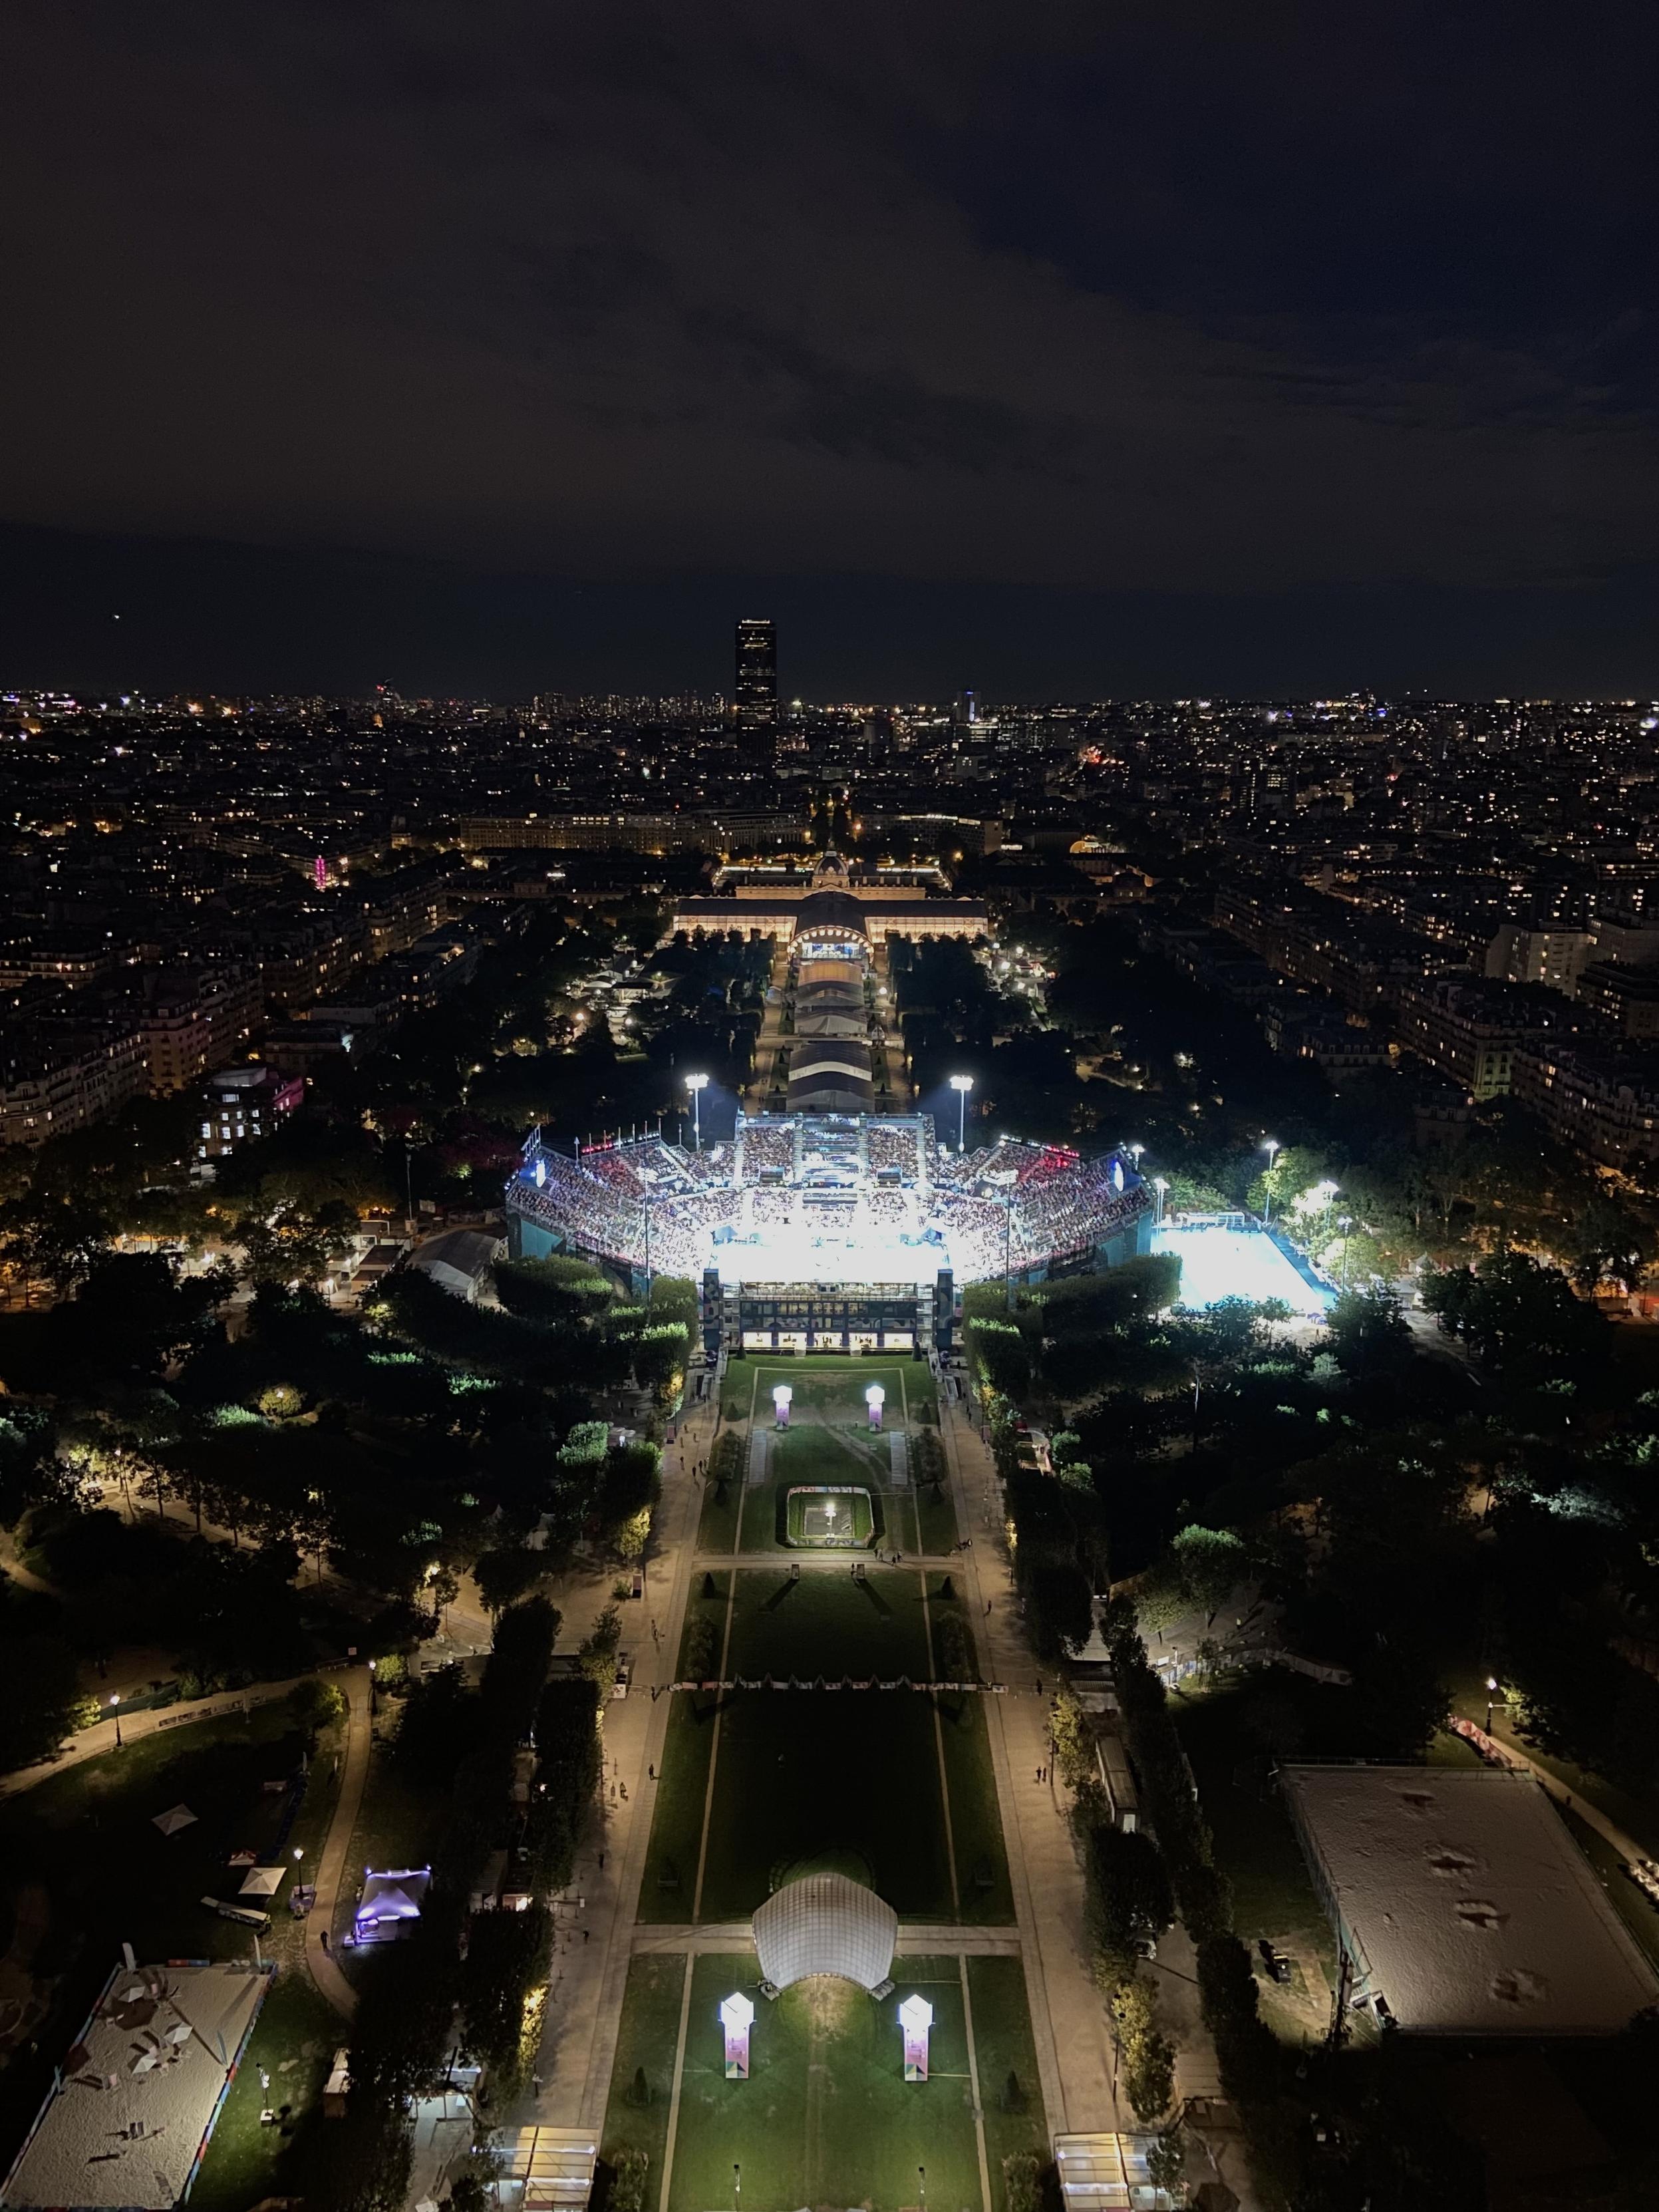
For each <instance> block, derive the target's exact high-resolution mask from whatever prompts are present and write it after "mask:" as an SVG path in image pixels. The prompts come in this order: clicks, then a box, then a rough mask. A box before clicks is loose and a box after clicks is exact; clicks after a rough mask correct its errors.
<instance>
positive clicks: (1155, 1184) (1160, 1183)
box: [1152, 1176, 1170, 1229]
mask: <svg viewBox="0 0 1659 2212" xmlns="http://www.w3.org/2000/svg"><path fill="white" fill-rule="evenodd" d="M1152 1188H1153V1189H1154V1190H1155V1191H1156V1192H1157V1193H1158V1212H1156V1213H1155V1214H1154V1215H1153V1216H1152V1226H1153V1228H1154V1229H1162V1227H1163V1226H1164V1192H1165V1191H1166V1190H1168V1188H1170V1186H1169V1184H1168V1183H1167V1182H1165V1181H1164V1177H1163V1176H1153V1177H1152Z"/></svg>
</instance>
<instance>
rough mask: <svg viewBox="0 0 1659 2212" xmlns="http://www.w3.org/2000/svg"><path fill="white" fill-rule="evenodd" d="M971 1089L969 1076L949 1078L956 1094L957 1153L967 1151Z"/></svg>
mask: <svg viewBox="0 0 1659 2212" xmlns="http://www.w3.org/2000/svg"><path fill="white" fill-rule="evenodd" d="M973 1087H974V1079H973V1077H972V1076H971V1075H953V1076H952V1077H951V1090H952V1091H955V1092H956V1094H957V1151H958V1152H966V1151H967V1149H968V1093H969V1091H971V1090H972V1089H973Z"/></svg>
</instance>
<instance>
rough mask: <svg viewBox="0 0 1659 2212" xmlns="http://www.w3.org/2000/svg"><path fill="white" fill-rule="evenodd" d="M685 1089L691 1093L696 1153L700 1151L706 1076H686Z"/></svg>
mask: <svg viewBox="0 0 1659 2212" xmlns="http://www.w3.org/2000/svg"><path fill="white" fill-rule="evenodd" d="M685 1087H686V1089H687V1090H688V1091H690V1093H691V1132H692V1142H693V1144H694V1146H696V1150H697V1151H698V1152H701V1151H702V1094H703V1092H704V1091H707V1090H708V1077H707V1076H706V1075H688V1076H687V1077H686V1079H685Z"/></svg>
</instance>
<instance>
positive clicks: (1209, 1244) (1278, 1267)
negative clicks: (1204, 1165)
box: [1152, 1222, 1336, 1321]
mask: <svg viewBox="0 0 1659 2212" xmlns="http://www.w3.org/2000/svg"><path fill="white" fill-rule="evenodd" d="M1152 1249H1153V1251H1155V1252H1170V1253H1173V1254H1174V1255H1175V1256H1176V1258H1177V1259H1178V1260H1179V1261H1180V1262H1181V1294H1180V1303H1181V1304H1182V1305H1183V1306H1193V1307H1196V1308H1197V1309H1198V1310H1200V1312H1201V1311H1202V1310H1204V1309H1205V1308H1206V1306H1213V1305H1218V1304H1220V1302H1221V1300H1222V1299H1223V1298H1249V1300H1250V1301H1251V1303H1252V1304H1261V1303H1263V1302H1265V1301H1266V1300H1267V1299H1268V1298H1283V1299H1284V1301H1285V1304H1286V1305H1287V1306H1289V1308H1290V1309H1291V1312H1292V1313H1296V1314H1303V1315H1305V1316H1307V1317H1308V1318H1309V1319H1310V1320H1312V1321H1323V1320H1324V1318H1325V1316H1326V1315H1327V1314H1328V1312H1329V1310H1330V1309H1331V1307H1332V1306H1333V1305H1334V1304H1335V1303H1336V1293H1335V1291H1329V1290H1325V1289H1323V1288H1322V1287H1321V1286H1320V1285H1317V1284H1316V1283H1310V1281H1309V1280H1308V1279H1307V1278H1306V1277H1305V1276H1304V1275H1303V1274H1302V1273H1299V1272H1298V1270H1297V1268H1296V1267H1294V1266H1293V1265H1292V1263H1291V1261H1289V1260H1287V1259H1286V1258H1285V1255H1284V1254H1283V1253H1282V1252H1281V1251H1280V1250H1279V1247H1278V1245H1277V1244H1275V1243H1273V1238H1272V1237H1269V1236H1268V1235H1267V1231H1265V1230H1261V1229H1234V1228H1231V1227H1228V1226H1227V1225H1225V1224H1221V1223H1216V1222H1205V1223H1202V1224H1194V1225H1191V1226H1190V1227H1177V1226H1176V1225H1166V1226H1164V1228H1161V1229H1155V1230H1154V1231H1152Z"/></svg>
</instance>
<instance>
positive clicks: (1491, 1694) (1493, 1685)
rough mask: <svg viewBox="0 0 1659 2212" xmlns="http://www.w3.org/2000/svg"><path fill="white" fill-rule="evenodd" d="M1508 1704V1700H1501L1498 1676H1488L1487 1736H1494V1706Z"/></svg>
mask: <svg viewBox="0 0 1659 2212" xmlns="http://www.w3.org/2000/svg"><path fill="white" fill-rule="evenodd" d="M1506 1702H1507V1700H1506V1699H1503V1698H1500V1697H1499V1696H1498V1677H1497V1675H1496V1674H1488V1675H1487V1677H1486V1734H1487V1735H1491V1734H1492V1707H1493V1706H1494V1705H1504V1704H1505V1703H1506Z"/></svg>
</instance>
